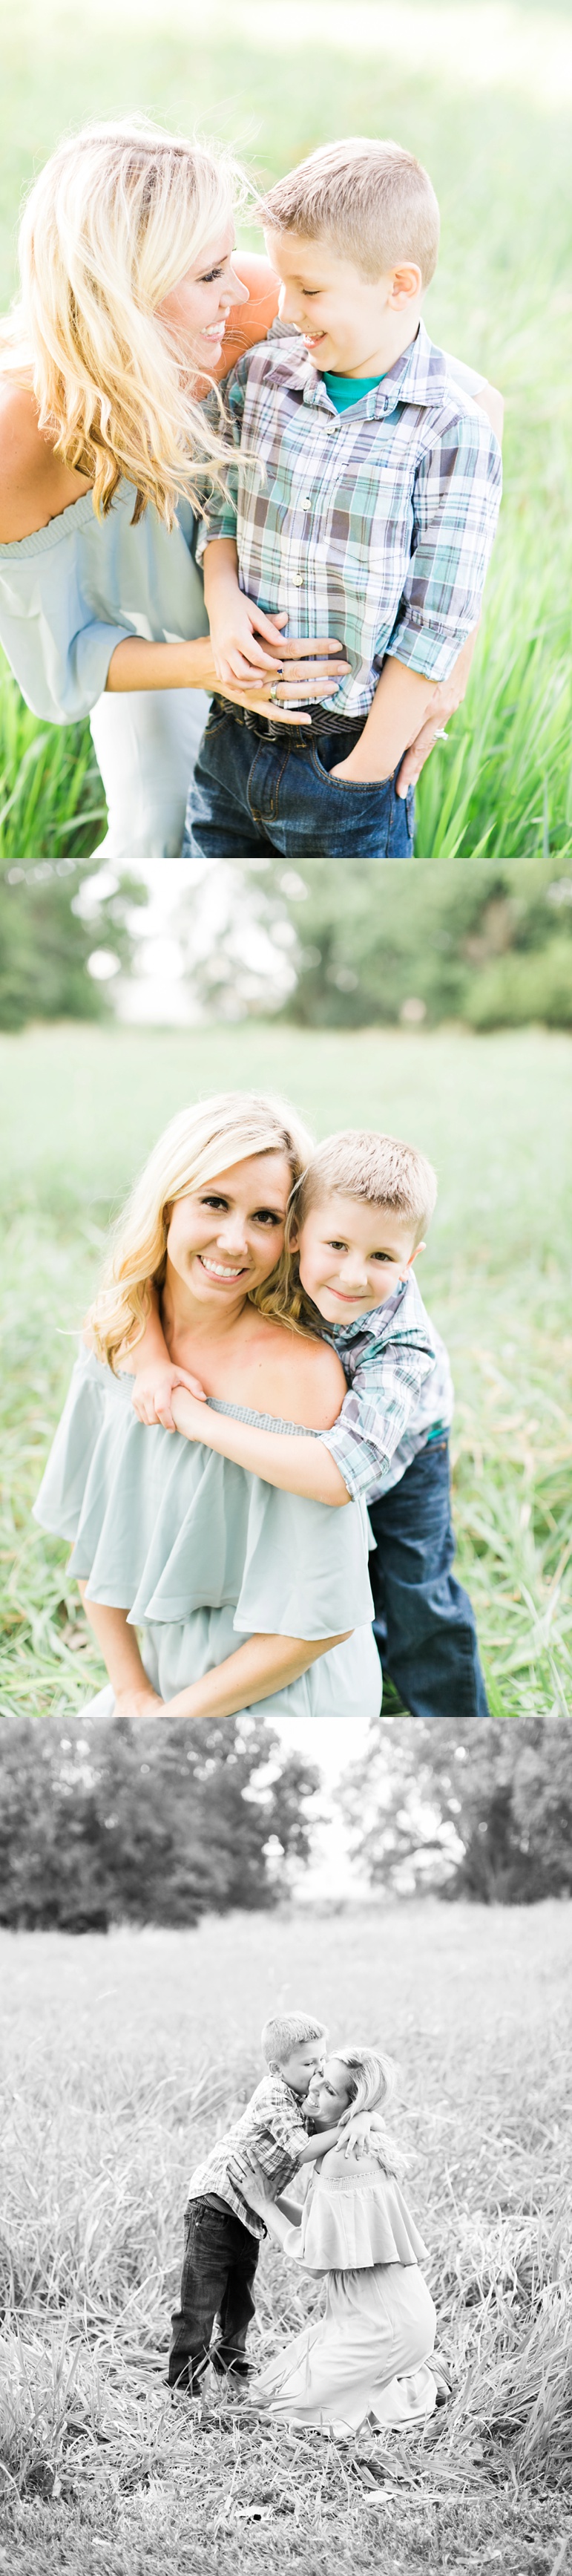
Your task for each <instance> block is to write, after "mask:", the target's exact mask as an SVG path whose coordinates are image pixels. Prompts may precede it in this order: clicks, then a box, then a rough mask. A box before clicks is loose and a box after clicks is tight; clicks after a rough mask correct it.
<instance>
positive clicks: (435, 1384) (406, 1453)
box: [319, 1271, 453, 1503]
mask: <svg viewBox="0 0 572 2576" xmlns="http://www.w3.org/2000/svg"><path fill="white" fill-rule="evenodd" d="M324 1338H325V1340H327V1341H328V1342H333V1345H334V1350H336V1351H337V1353H338V1358H339V1359H341V1363H342V1368H343V1369H344V1371H345V1375H346V1377H347V1379H348V1393H347V1395H346V1396H345V1398H344V1402H343V1405H342V1410H341V1413H339V1414H338V1419H337V1422H334V1423H333V1424H332V1429H331V1431H321V1432H320V1434H319V1437H320V1439H321V1440H323V1441H324V1443H325V1447H326V1449H329V1450H330V1452H331V1456H332V1458H335V1461H336V1466H337V1467H339V1470H340V1475H341V1476H343V1479H344V1484H345V1485H347V1489H348V1493H349V1494H351V1495H352V1498H353V1499H354V1500H355V1499H357V1498H358V1497H359V1496H360V1495H362V1494H363V1495H364V1496H365V1499H366V1502H368V1503H373V1502H376V1501H377V1498H378V1496H379V1495H380V1494H388V1493H389V1492H390V1489H391V1486H392V1485H398V1484H399V1483H400V1480H401V1477H402V1476H404V1475H405V1469H406V1467H410V1466H411V1462H412V1459H413V1458H416V1457H417V1456H418V1453H419V1450H420V1449H425V1448H426V1446H427V1441H428V1440H431V1439H435V1438H436V1436H437V1434H438V1433H439V1432H442V1433H443V1434H445V1433H446V1432H447V1431H448V1429H449V1424H450V1422H451V1418H452V1412H453V1380H452V1377H451V1370H450V1367H449V1358H448V1353H447V1351H446V1348H445V1343H444V1342H443V1341H442V1340H441V1334H440V1333H438V1332H437V1331H436V1327H435V1325H434V1324H432V1323H431V1322H430V1318H429V1316H428V1314H427V1312H426V1308H425V1306H424V1304H423V1298H422V1297H421V1296H420V1293H419V1289H418V1286H417V1281H416V1279H415V1278H414V1275H413V1271H410V1272H409V1277H408V1278H407V1279H400V1280H399V1283H398V1286H397V1288H394V1289H393V1290H392V1293H391V1296H390V1297H386V1298H385V1299H384V1303H383V1305H382V1306H372V1307H370V1310H369V1313H368V1314H366V1315H361V1316H359V1317H358V1320H357V1322H356V1323H355V1324H331V1325H330V1327H329V1330H328V1332H327V1334H326V1335H325V1337H324Z"/></svg>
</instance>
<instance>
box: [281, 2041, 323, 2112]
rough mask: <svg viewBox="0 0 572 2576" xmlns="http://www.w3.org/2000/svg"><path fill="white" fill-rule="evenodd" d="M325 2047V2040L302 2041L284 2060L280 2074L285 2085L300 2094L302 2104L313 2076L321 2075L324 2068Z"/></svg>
mask: <svg viewBox="0 0 572 2576" xmlns="http://www.w3.org/2000/svg"><path fill="white" fill-rule="evenodd" d="M324 2045H325V2043H324V2040H323V2039H300V2040H298V2042H297V2046H296V2048H293V2049H292V2050H291V2053H290V2056H289V2057H283V2059H282V2065H281V2068H280V2074H281V2075H283V2077H284V2082H285V2084H289V2085H290V2091H291V2092H292V2093H299V2095H300V2100H301V2101H302V2102H303V2101H304V2099H305V2096H306V2094H307V2091H308V2086H309V2084H311V2081H312V2076H313V2075H316V2074H317V2073H319V2072H320V2069H321V2067H322V2066H323V2063H324Z"/></svg>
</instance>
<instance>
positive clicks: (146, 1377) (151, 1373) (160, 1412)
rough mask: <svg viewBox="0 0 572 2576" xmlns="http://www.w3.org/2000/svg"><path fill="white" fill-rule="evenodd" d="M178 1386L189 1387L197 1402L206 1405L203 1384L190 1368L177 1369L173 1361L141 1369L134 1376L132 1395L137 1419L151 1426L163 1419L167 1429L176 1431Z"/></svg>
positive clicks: (164, 1427) (189, 1392) (165, 1429)
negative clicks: (174, 1398) (173, 1399)
mask: <svg viewBox="0 0 572 2576" xmlns="http://www.w3.org/2000/svg"><path fill="white" fill-rule="evenodd" d="M176 1386H186V1388H187V1391H188V1394H189V1395H194V1396H195V1397H196V1401H197V1404H206V1400H207V1399H206V1395H205V1391H204V1387H202V1386H201V1385H200V1384H199V1379H198V1377H189V1372H188V1369H181V1368H177V1366H176V1363H175V1361H174V1360H168V1361H167V1362H162V1363H161V1365H160V1366H159V1365H157V1366H156V1367H155V1368H153V1366H151V1367H149V1368H146V1369H142V1370H141V1374H140V1376H139V1377H136V1379H135V1384H134V1388H133V1397H132V1402H133V1410H134V1412H135V1413H136V1414H137V1417H138V1421H139V1422H145V1423H147V1425H148V1426H151V1424H152V1423H154V1422H161V1423H162V1425H163V1430H164V1431H176V1429H177V1424H176V1422H175V1420H174V1416H173V1412H172V1408H171V1397H172V1395H173V1393H174V1390H175V1387H176Z"/></svg>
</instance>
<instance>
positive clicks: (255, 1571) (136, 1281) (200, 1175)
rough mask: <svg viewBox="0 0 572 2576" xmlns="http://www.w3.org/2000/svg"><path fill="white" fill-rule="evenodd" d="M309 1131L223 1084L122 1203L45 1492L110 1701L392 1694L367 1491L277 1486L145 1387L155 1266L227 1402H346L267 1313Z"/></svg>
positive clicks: (314, 1405) (186, 1350)
mask: <svg viewBox="0 0 572 2576" xmlns="http://www.w3.org/2000/svg"><path fill="white" fill-rule="evenodd" d="M309 1143H310V1140H309V1138H308V1136H307V1134H306V1132H305V1130H304V1128H303V1127H302V1125H301V1123H300V1122H299V1121H298V1119H297V1117H296V1114H295V1112H294V1111H290V1109H289V1108H288V1106H287V1105H285V1104H283V1103H281V1102H280V1101H275V1100H273V1099H268V1098H265V1097H264V1095H262V1094H258V1093H250V1094H249V1093H245V1094H243V1093H240V1092H231V1093H222V1094H218V1095H216V1096H215V1097H214V1098H212V1099H210V1100H206V1101H203V1102H202V1103H201V1104H200V1106H199V1107H198V1108H196V1107H193V1108H191V1109H189V1110H183V1111H182V1112H181V1113H180V1114H179V1116H178V1117H176V1118H175V1119H173V1120H172V1122H171V1125H170V1127H168V1128H167V1130H166V1133H165V1135H164V1136H162V1137H160V1139H159V1143H158V1145H157V1146H156V1147H155V1151H154V1153H152V1154H151V1156H150V1158H149V1161H148V1163H147V1165H146V1167H145V1170H144V1172H143V1173H142V1175H141V1178H140V1180H139V1181H138V1182H137V1183H136V1185H135V1189H134V1191H133V1194H132V1197H131V1199H130V1201H129V1203H128V1206H127V1208H126V1210H125V1213H124V1215H123V1217H122V1218H121V1220H120V1223H119V1226H118V1230H117V1236H116V1242H115V1248H114V1251H113V1255H112V1258H111V1261H110V1263H109V1265H108V1268H107V1271H106V1275H105V1278H104V1281H103V1284H102V1287H101V1290H100V1292H99V1295H98V1296H97V1297H96V1300H95V1304H94V1306H93V1308H92V1312H91V1317H90V1320H89V1326H88V1330H87V1339H86V1343H85V1345H84V1347H83V1349H82V1353H81V1357H80V1359H79V1360H78V1362H77V1364H76V1367H75V1369H74V1374H73V1378H72V1384H71V1387H70V1392H69V1396H68V1400H67V1404H66V1406H65V1409H64V1414H63V1417H62V1421H61V1423H60V1425H59V1429H58V1431H57V1433H56V1438H55V1442H54V1446H53V1449H52V1452H51V1456H50V1458H49V1460H48V1465H47V1468H46V1473H45V1476H44V1479H43V1483H42V1486H41V1490H40V1493H39V1495H38V1500H37V1503H36V1506H35V1514H36V1518H37V1519H38V1520H39V1521H40V1522H41V1524H42V1526H43V1527H44V1528H46V1529H49V1530H53V1531H56V1532H57V1533H58V1535H59V1536H61V1537H63V1538H69V1539H71V1540H72V1542H73V1547H72V1556H71V1568H72V1571H73V1573H74V1574H75V1575H76V1576H77V1578H78V1582H79V1585H80V1589H81V1592H82V1595H83V1599H84V1603H85V1609H86V1614H87V1617H88V1619H89V1622H90V1626H91V1627H92V1628H93V1630H94V1634H95V1636H96V1638H97V1641H98V1644H99V1646H100V1649H101V1653H102V1656H103V1658H104V1662H105V1664H106V1667H107V1672H108V1675H109V1684H110V1688H109V1694H108V1695H106V1694H104V1696H103V1700H102V1701H101V1706H102V1709H103V1708H105V1709H108V1710H109V1713H112V1712H113V1710H115V1713H116V1715H118V1716H131V1715H134V1716H137V1715H141V1714H144V1713H147V1712H148V1711H150V1710H155V1711H157V1710H159V1709H160V1708H163V1709H166V1710H168V1711H169V1712H170V1713H171V1714H173V1715H179V1716H182V1717H183V1716H184V1717H230V1716H233V1715H236V1714H239V1713H244V1712H245V1711H247V1710H248V1709H251V1708H253V1707H257V1708H259V1710H260V1713H261V1714H265V1715H266V1714H268V1715H274V1714H276V1713H277V1712H278V1711H281V1712H284V1714H290V1715H292V1716H294V1715H298V1714H302V1713H303V1714H314V1715H320V1716H327V1715H332V1716H333V1715H345V1716H351V1715H355V1716H357V1715H360V1716H365V1715H369V1714H371V1715H377V1713H378V1711H379V1707H380V1700H381V1682H380V1668H379V1662H378V1656H377V1649H376V1645H375V1640H374V1636H373V1630H372V1627H371V1624H370V1623H371V1619H372V1598H371V1591H370V1586H369V1577H368V1570H367V1556H368V1527H367V1517H366V1513H365V1506H364V1505H362V1504H359V1503H350V1504H349V1505H348V1507H347V1509H346V1510H345V1511H343V1512H337V1511H334V1510H331V1509H330V1508H329V1506H328V1505H327V1504H323V1503H316V1502H308V1501H306V1500H300V1498H299V1496H297V1495H292V1494H286V1493H282V1492H280V1491H278V1490H276V1489H275V1487H273V1486H272V1485H267V1484H265V1483H263V1482H261V1481H260V1479H259V1478H258V1477H257V1476H251V1475H248V1474H246V1473H245V1472H244V1470H243V1469H242V1468H241V1467H236V1466H235V1465H233V1464H232V1463H230V1462H229V1461H228V1460H226V1459H223V1458H219V1457H217V1456H216V1455H215V1454H214V1452H213V1451H212V1450H210V1449H209V1448H207V1447H206V1446H203V1445H202V1444H201V1443H200V1441H199V1442H197V1443H195V1442H194V1441H190V1440H187V1439H185V1437H184V1436H183V1434H182V1433H178V1432H177V1433H176V1434H175V1435H174V1436H173V1434H172V1433H171V1432H169V1431H168V1430H165V1429H163V1427H162V1426H161V1425H157V1426H156V1427H154V1428H152V1429H148V1428H146V1427H145V1425H144V1424H142V1423H141V1422H139V1421H138V1420H137V1417H136V1414H135V1412H134V1409H133V1405H132V1400H131V1398H132V1374H131V1372H132V1368H133V1354H134V1351H135V1349H136V1347H137V1342H138V1340H139V1339H140V1338H141V1335H142V1333H143V1330H144V1325H145V1320H146V1315H147V1312H148V1310H149V1287H150V1285H151V1286H152V1287H153V1288H154V1289H155V1290H156V1292H157V1297H158V1300H159V1308H160V1314H161V1322H162V1326H163V1331H164V1334H165V1338H166V1342H167V1347H168V1351H169V1354H170V1357H171V1359H174V1360H175V1361H176V1362H177V1363H178V1364H180V1367H181V1371H182V1373H183V1376H184V1382H185V1384H186V1385H187V1386H190V1387H191V1389H194V1388H195V1384H196V1380H198V1381H200V1388H203V1389H204V1390H205V1394H206V1398H207V1402H208V1404H209V1405H214V1407H215V1408H216V1410H217V1411H219V1412H222V1413H231V1414H235V1415H238V1416H239V1418H240V1420H241V1421H247V1422H252V1423H257V1424H259V1425H261V1426H263V1425H264V1424H267V1425H271V1426H272V1427H273V1428H277V1429H281V1430H290V1431H291V1432H292V1433H294V1432H295V1431H296V1430H300V1429H301V1428H302V1429H304V1430H307V1431H308V1430H312V1429H313V1430H315V1431H316V1432H319V1431H320V1430H323V1429H325V1428H326V1426H328V1425H329V1424H331V1423H332V1422H333V1421H334V1420H335V1418H336V1415H337V1413H338V1412H339V1409H340V1403H341V1401H342V1399H343V1395H344V1393H345V1379H344V1375H343V1371H342V1368H341V1364H340V1362H339V1360H338V1359H337V1356H336V1353H335V1351H333V1350H331V1349H330V1348H329V1347H328V1346H327V1345H326V1344H325V1343H321V1342H317V1341H315V1340H314V1339H313V1338H312V1337H311V1336H310V1335H305V1334H304V1333H301V1332H300V1330H299V1329H298V1330H296V1331H295V1330H293V1329H291V1328H290V1327H289V1325H288V1322H287V1321H286V1322H284V1323H279V1322H276V1321H275V1320H273V1319H270V1318H268V1317H267V1316H266V1315H265V1314H263V1313H261V1311H260V1304H261V1301H262V1300H263V1297H264V1290H265V1287H266V1284H267V1282H268V1281H269V1280H270V1279H271V1277H272V1274H273V1272H274V1270H275V1268H276V1265H277V1262H278V1260H279V1257H280V1253H281V1249H282V1244H283V1239H284V1225H285V1218H286V1209H287V1204H288V1198H289V1193H290V1190H291V1188H292V1184H293V1182H294V1181H295V1180H296V1179H297V1178H298V1176H299V1174H300V1171H301V1170H302V1168H303V1166H304V1164H305V1162H306V1161H307V1157H308V1151H309ZM138 1637H140V1639H141V1643H139V1642H138Z"/></svg>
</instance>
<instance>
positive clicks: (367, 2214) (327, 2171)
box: [281, 2149, 427, 2272]
mask: <svg viewBox="0 0 572 2576" xmlns="http://www.w3.org/2000/svg"><path fill="white" fill-rule="evenodd" d="M281 2241H282V2242H283V2244H284V2251H285V2253H287V2254H290V2255H292V2256H294V2257H295V2258H296V2259H297V2261H298V2262H301V2263H304V2264H305V2266H306V2270H307V2271H308V2272H364V2271H371V2270H373V2267H374V2265H376V2264H378V2263H404V2264H409V2263H421V2262H422V2261H423V2258H424V2256H425V2255H426V2253H427V2247H426V2246H425V2245H424V2243H423V2238H422V2236H420V2234H419V2229H418V2227H416V2224H415V2219H414V2218H412V2216H411V2212H410V2210H409V2209H408V2208H407V2203H406V2201H405V2200H404V2197H403V2192H402V2190H401V2186H400V2184H399V2183H398V2182H397V2181H396V2177H395V2174H387V2173H384V2171H383V2168H382V2166H381V2165H380V2164H379V2163H378V2162H377V2159H376V2158H375V2157H373V2156H372V2157H371V2159H370V2158H369V2157H366V2156H360V2157H359V2158H358V2157H356V2158H355V2161H353V2162H352V2160H351V2159H350V2158H349V2157H348V2158H347V2159H342V2157H341V2155H340V2152H339V2150H338V2149H334V2151H333V2153H332V2155H331V2156H325V2157H324V2162H323V2165H322V2166H321V2169H320V2171H319V2172H317V2173H316V2175H315V2177H313V2178H312V2182H311V2184H310V2188H309V2191H308V2192H307V2195H306V2200H305V2203H304V2207H303V2210H302V2223H301V2226H300V2227H296V2226H289V2227H288V2230H287V2233H286V2234H285V2235H284V2237H283V2239H282V2240H281Z"/></svg>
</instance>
